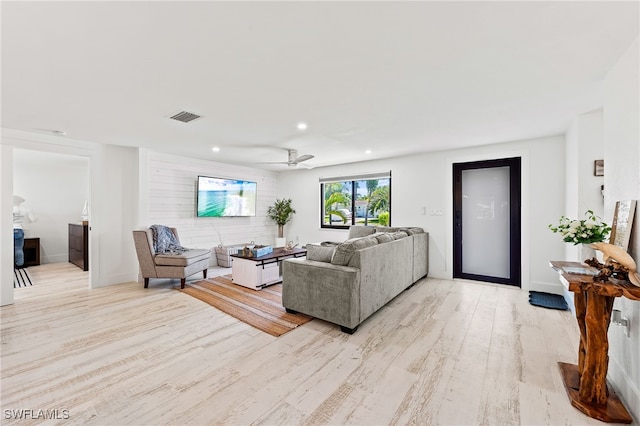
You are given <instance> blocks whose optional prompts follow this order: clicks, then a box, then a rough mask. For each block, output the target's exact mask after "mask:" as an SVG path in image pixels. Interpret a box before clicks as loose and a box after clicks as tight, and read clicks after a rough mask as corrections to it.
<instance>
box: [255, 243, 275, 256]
mask: <svg viewBox="0 0 640 426" xmlns="http://www.w3.org/2000/svg"><path fill="white" fill-rule="evenodd" d="M269 253H273V247H271V246H254V247H253V248H252V249H251V257H260V256H264V255H265V254H269Z"/></svg>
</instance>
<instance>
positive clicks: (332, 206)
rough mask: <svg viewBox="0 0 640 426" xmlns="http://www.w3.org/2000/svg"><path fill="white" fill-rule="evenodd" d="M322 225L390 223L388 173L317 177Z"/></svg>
mask: <svg viewBox="0 0 640 426" xmlns="http://www.w3.org/2000/svg"><path fill="white" fill-rule="evenodd" d="M320 194H321V195H320V197H321V203H320V217H321V218H322V219H321V223H320V226H321V227H322V228H337V229H347V228H349V226H351V225H363V226H364V225H381V226H390V225H391V172H390V171H389V172H384V173H370V174H365V175H356V176H342V177H335V178H323V179H320Z"/></svg>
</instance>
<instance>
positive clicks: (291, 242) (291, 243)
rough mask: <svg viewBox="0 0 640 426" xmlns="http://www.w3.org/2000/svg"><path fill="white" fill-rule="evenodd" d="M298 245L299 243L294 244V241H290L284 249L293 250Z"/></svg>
mask: <svg viewBox="0 0 640 426" xmlns="http://www.w3.org/2000/svg"><path fill="white" fill-rule="evenodd" d="M297 246H298V244H293V241H289V242H288V243H287V245H286V246H284V250H285V251H292V250H293V249H294V248H296V247H297Z"/></svg>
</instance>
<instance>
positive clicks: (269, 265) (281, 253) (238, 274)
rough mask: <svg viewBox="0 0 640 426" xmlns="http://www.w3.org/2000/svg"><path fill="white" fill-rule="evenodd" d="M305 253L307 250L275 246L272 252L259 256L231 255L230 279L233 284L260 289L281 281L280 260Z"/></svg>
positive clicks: (304, 254)
mask: <svg viewBox="0 0 640 426" xmlns="http://www.w3.org/2000/svg"><path fill="white" fill-rule="evenodd" d="M306 255H307V250H306V249H302V248H294V249H292V250H285V248H284V247H276V248H274V249H273V252H272V253H269V254H265V255H264V256H260V257H244V256H242V255H241V254H232V255H231V280H232V281H233V283H234V284H238V285H241V286H243V287H248V288H250V289H253V290H261V289H263V288H264V287H267V286H269V285H273V284H276V283H279V282H282V261H283V260H285V259H291V258H294V257H303V256H306Z"/></svg>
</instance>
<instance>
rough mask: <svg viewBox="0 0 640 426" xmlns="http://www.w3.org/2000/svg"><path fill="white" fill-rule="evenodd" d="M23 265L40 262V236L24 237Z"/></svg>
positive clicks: (33, 264)
mask: <svg viewBox="0 0 640 426" xmlns="http://www.w3.org/2000/svg"><path fill="white" fill-rule="evenodd" d="M22 251H23V252H24V266H25V267H27V266H38V265H39V264H40V238H25V239H24V247H23V249H22Z"/></svg>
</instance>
